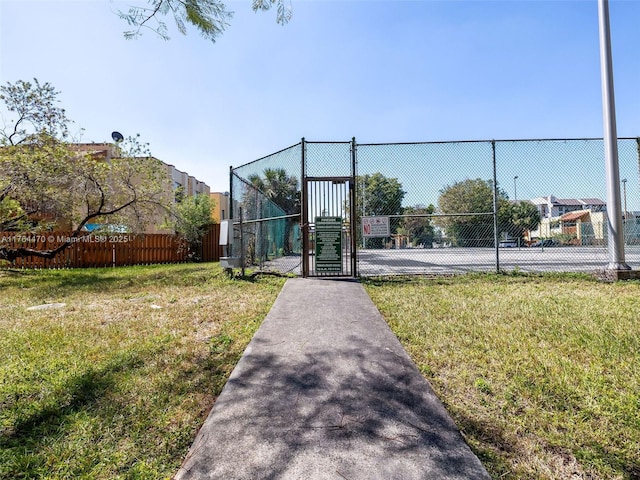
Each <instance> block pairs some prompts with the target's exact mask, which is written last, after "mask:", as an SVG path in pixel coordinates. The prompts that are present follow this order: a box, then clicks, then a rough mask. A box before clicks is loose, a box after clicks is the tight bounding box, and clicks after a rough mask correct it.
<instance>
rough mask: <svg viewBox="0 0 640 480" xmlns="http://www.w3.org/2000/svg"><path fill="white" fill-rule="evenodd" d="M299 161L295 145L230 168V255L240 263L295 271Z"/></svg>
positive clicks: (297, 265)
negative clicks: (232, 230)
mask: <svg viewBox="0 0 640 480" xmlns="http://www.w3.org/2000/svg"><path fill="white" fill-rule="evenodd" d="M301 158H302V143H298V144H296V145H292V146H291V147H289V148H285V149H284V150H280V151H279V152H276V153H273V154H271V155H268V156H266V157H263V158H260V159H258V160H256V161H254V162H251V163H248V164H246V165H243V166H241V167H238V168H235V169H231V182H230V183H231V185H230V188H231V191H230V196H231V212H230V215H231V218H232V219H234V233H233V241H232V244H231V249H230V256H232V257H240V258H241V259H242V260H241V261H242V262H243V265H245V266H249V267H254V266H255V267H257V268H259V269H277V270H280V271H285V272H286V271H293V272H296V273H298V272H299V270H300V253H301V243H300V242H301V235H300V185H301V182H300V179H301V173H302V172H301V162H302V160H301ZM278 259H279V261H278V262H275V261H276V260H278ZM274 265H275V266H274Z"/></svg>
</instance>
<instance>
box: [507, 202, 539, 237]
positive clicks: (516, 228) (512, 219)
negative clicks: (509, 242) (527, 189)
mask: <svg viewBox="0 0 640 480" xmlns="http://www.w3.org/2000/svg"><path fill="white" fill-rule="evenodd" d="M503 208H504V209H505V211H503V212H501V218H503V220H504V221H506V222H507V225H506V228H508V232H509V235H511V236H512V237H514V238H518V239H521V240H522V239H524V234H525V232H526V231H527V230H533V229H535V228H536V227H537V226H538V224H539V223H540V212H539V211H538V209H537V208H536V206H535V205H534V204H533V203H531V202H527V201H519V202H517V203H511V202H507V203H505V205H504V206H503Z"/></svg>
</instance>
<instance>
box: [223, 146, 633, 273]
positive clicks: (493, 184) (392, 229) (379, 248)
mask: <svg viewBox="0 0 640 480" xmlns="http://www.w3.org/2000/svg"><path fill="white" fill-rule="evenodd" d="M618 150H619V164H620V175H621V177H620V178H621V192H622V203H623V205H622V211H623V212H624V213H623V217H624V226H625V252H626V261H627V263H628V264H629V265H630V266H631V267H632V268H633V269H637V268H640V175H639V172H640V170H639V168H640V161H639V155H640V140H639V139H636V138H626V139H619V141H618ZM274 170H275V171H278V172H280V174H279V175H276V176H274V175H273V171H274ZM231 176H232V189H233V192H232V199H233V205H234V207H233V208H234V213H233V214H234V218H235V219H236V220H237V219H238V218H239V215H238V209H239V208H242V209H243V225H244V231H245V232H246V234H247V235H246V236H245V238H248V240H247V241H246V247H245V248H244V250H245V252H246V253H245V258H246V264H247V265H250V264H253V265H257V266H258V267H259V268H269V269H277V270H280V271H282V270H284V271H294V272H296V273H298V272H299V271H300V266H301V254H302V253H304V252H303V251H302V244H301V237H302V235H301V224H300V219H299V218H300V216H299V215H297V214H300V212H301V210H300V209H301V208H302V207H301V204H300V201H301V190H302V179H303V178H323V177H350V179H351V180H350V181H351V182H352V183H353V188H355V192H356V196H355V202H354V205H348V204H347V203H345V204H344V205H342V206H341V207H340V209H339V210H340V211H341V212H344V213H342V215H344V217H345V218H347V223H348V224H349V225H351V223H352V222H353V223H354V224H355V228H354V230H353V231H354V240H355V241H354V244H355V247H356V250H357V251H356V252H355V253H356V255H355V257H356V258H357V266H356V269H355V270H356V271H355V273H356V274H357V275H362V276H368V275H394V274H450V273H465V272H477V271H496V270H514V269H515V270H520V271H529V272H543V271H582V272H592V271H595V270H602V269H603V268H605V266H606V265H607V263H608V251H607V218H606V185H605V162H604V146H603V141H602V140H601V139H577V140H576V139H573V140H564V139H561V140H507V141H467V142H428V143H402V144H397V143H396V144H357V143H356V142H355V140H354V141H352V142H334V143H331V142H305V141H304V140H303V142H301V143H299V144H296V145H294V146H292V147H289V148H288V149H285V150H282V151H280V152H277V153H275V154H273V155H269V156H267V157H264V158H262V159H260V160H257V161H255V162H252V163H250V164H247V165H244V166H242V167H239V168H237V169H233V170H232V175H231ZM269 178H271V179H272V180H271V181H269ZM281 183H283V184H285V186H286V188H284V187H282V186H281V185H280V184H281ZM278 192H279V193H278ZM272 203H273V204H275V206H273V207H269V208H272V209H271V210H269V209H267V208H266V207H265V205H267V204H268V205H271V204H272ZM276 207H277V208H276ZM308 208H309V209H311V208H315V207H311V206H308ZM278 209H279V210H278ZM321 214H322V213H320V215H321ZM296 215H297V216H296ZM314 215H318V213H317V212H314ZM314 215H310V218H311V219H313V216H314ZM372 219H373V220H375V221H379V220H380V219H384V222H386V224H387V230H385V231H384V232H383V233H382V234H380V233H378V234H375V232H374V234H371V232H369V233H368V234H367V232H364V231H363V222H364V223H367V224H368V223H370V222H372V221H373V220H372ZM309 221H311V220H309ZM249 225H252V226H249ZM270 225H272V226H270ZM275 225H279V227H276V226H275ZM234 248H236V247H234Z"/></svg>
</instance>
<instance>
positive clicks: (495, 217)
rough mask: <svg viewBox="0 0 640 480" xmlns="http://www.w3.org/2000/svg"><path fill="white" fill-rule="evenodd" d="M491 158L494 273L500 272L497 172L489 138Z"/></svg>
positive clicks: (493, 149) (492, 141) (492, 143)
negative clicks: (494, 252)
mask: <svg viewBox="0 0 640 480" xmlns="http://www.w3.org/2000/svg"><path fill="white" fill-rule="evenodd" d="M491 157H492V160H493V243H494V247H495V251H496V273H500V248H499V245H500V244H499V232H498V174H497V168H496V141H495V140H491Z"/></svg>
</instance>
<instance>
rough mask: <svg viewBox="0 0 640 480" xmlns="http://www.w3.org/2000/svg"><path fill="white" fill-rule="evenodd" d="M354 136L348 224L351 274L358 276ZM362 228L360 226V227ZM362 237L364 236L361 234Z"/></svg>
mask: <svg viewBox="0 0 640 480" xmlns="http://www.w3.org/2000/svg"><path fill="white" fill-rule="evenodd" d="M356 147H357V144H356V137H353V138H352V139H351V181H350V182H349V205H351V208H350V210H351V211H350V212H349V225H350V229H351V232H350V234H351V246H350V247H351V275H352V276H353V277H357V276H358V271H357V270H358V268H357V267H358V247H357V245H356V240H357V239H356V232H357V231H358V227H359V226H358V225H356V195H357V192H356V188H357V186H356V173H357V171H356V170H357V166H358V160H357V152H356ZM360 229H361V230H362V227H360ZM363 238H364V236H363Z"/></svg>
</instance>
